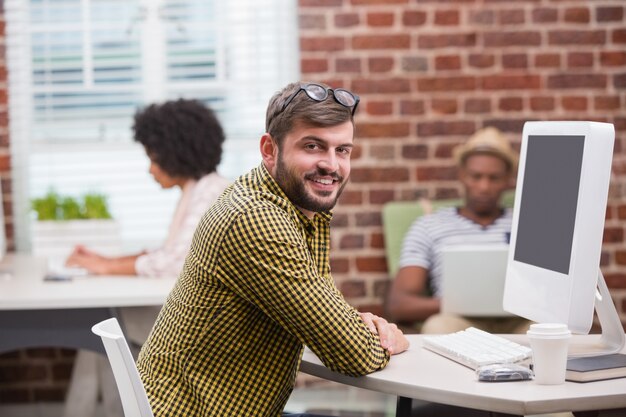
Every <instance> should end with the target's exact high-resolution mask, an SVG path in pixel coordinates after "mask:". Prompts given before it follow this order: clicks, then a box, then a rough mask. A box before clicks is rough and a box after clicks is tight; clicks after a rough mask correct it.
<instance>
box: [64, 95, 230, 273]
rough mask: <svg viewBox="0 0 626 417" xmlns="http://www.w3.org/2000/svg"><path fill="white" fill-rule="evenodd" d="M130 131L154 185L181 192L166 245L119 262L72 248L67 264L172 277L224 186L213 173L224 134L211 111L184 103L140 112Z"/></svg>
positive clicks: (92, 270) (191, 102) (192, 102)
mask: <svg viewBox="0 0 626 417" xmlns="http://www.w3.org/2000/svg"><path fill="white" fill-rule="evenodd" d="M133 131H134V138H135V140H136V141H137V142H139V143H141V144H142V145H143V147H144V149H145V151H146V154H147V155H148V158H150V174H151V175H152V176H153V177H154V179H155V181H156V182H158V183H159V184H160V185H161V187H163V188H172V187H179V188H180V189H181V190H182V195H181V197H180V200H179V202H178V206H177V207H176V211H175V213H174V217H173V219H172V222H171V224H170V226H169V232H168V235H167V238H166V239H165V242H163V244H162V245H161V247H159V248H157V249H153V250H148V251H144V252H141V253H137V254H133V255H128V256H121V257H106V256H102V255H100V254H98V253H95V252H93V251H91V250H89V249H87V248H85V247H84V246H77V247H76V248H75V249H74V251H73V252H72V254H71V255H70V256H69V257H68V259H67V261H66V263H67V265H68V266H77V267H82V268H85V269H87V270H88V271H89V272H90V273H91V274H98V275H140V276H148V277H161V276H163V277H175V276H177V275H178V273H179V272H180V270H181V268H182V266H183V262H184V260H185V256H186V255H187V250H188V249H189V245H190V244H191V239H192V238H193V233H194V231H195V228H196V225H197V224H198V222H199V221H200V218H201V217H202V215H203V214H204V212H205V211H206V210H207V209H208V208H209V207H210V206H211V205H212V204H213V203H214V202H215V201H216V200H217V197H219V195H220V194H221V193H222V191H224V189H225V188H226V186H227V185H228V183H229V181H228V180H226V179H225V178H222V177H221V176H219V175H218V174H217V172H216V168H217V165H218V164H219V162H220V159H221V157H222V143H223V142H224V131H223V130H222V127H221V125H220V123H219V121H218V120H217V118H216V117H215V114H214V113H213V111H212V110H211V109H209V108H207V107H206V106H204V105H203V104H202V103H200V102H199V101H196V100H185V99H179V100H176V101H168V102H165V103H163V104H152V105H150V106H148V107H146V108H145V109H142V110H139V111H138V112H137V113H136V114H135V122H134V126H133Z"/></svg>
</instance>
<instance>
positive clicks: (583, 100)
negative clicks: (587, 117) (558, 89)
mask: <svg viewBox="0 0 626 417" xmlns="http://www.w3.org/2000/svg"><path fill="white" fill-rule="evenodd" d="M561 105H562V106H563V109H565V110H572V111H585V110H587V97H585V96H566V97H562V98H561Z"/></svg>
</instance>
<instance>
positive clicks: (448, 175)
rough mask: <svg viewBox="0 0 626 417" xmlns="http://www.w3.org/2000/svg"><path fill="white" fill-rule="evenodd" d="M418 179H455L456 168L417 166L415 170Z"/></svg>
mask: <svg viewBox="0 0 626 417" xmlns="http://www.w3.org/2000/svg"><path fill="white" fill-rule="evenodd" d="M415 174H416V175H417V180H418V181H446V180H456V179H457V169H456V167H454V166H451V167H449V166H448V167H418V168H417V169H416V170H415Z"/></svg>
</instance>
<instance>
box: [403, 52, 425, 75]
mask: <svg viewBox="0 0 626 417" xmlns="http://www.w3.org/2000/svg"><path fill="white" fill-rule="evenodd" d="M401 64H402V70H403V71H407V72H415V71H419V72H424V71H426V70H428V60H427V59H426V58H425V57H422V56H405V57H403V58H402V60H401Z"/></svg>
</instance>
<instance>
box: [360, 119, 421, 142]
mask: <svg viewBox="0 0 626 417" xmlns="http://www.w3.org/2000/svg"><path fill="white" fill-rule="evenodd" d="M409 129H410V126H409V122H408V121H400V122H386V123H385V122H375V123H369V122H361V123H359V124H358V125H357V135H358V137H360V138H403V137H407V136H408V135H409Z"/></svg>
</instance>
